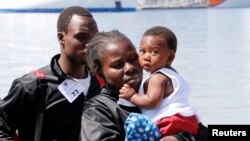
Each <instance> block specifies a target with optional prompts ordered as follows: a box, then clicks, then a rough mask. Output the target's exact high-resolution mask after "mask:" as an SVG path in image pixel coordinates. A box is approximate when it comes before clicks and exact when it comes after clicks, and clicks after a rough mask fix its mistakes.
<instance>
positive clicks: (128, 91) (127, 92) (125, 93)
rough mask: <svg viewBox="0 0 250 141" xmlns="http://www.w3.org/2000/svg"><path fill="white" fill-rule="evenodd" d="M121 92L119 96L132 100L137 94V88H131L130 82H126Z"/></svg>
mask: <svg viewBox="0 0 250 141" xmlns="http://www.w3.org/2000/svg"><path fill="white" fill-rule="evenodd" d="M119 92H120V95H119V97H120V98H124V99H127V100H130V99H131V97H132V96H133V95H134V94H137V93H136V91H135V89H133V88H131V87H130V86H129V85H128V84H124V85H123V87H122V88H121V89H120V91H119Z"/></svg>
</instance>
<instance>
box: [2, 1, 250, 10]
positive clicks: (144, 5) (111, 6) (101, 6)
mask: <svg viewBox="0 0 250 141" xmlns="http://www.w3.org/2000/svg"><path fill="white" fill-rule="evenodd" d="M71 5H79V6H82V7H85V8H87V9H89V10H90V11H91V12H131V11H136V10H138V9H159V8H165V9H166V8H238V7H250V0H22V1H20V0H0V12H60V11H62V10H63V9H64V8H66V7H69V6H71Z"/></svg>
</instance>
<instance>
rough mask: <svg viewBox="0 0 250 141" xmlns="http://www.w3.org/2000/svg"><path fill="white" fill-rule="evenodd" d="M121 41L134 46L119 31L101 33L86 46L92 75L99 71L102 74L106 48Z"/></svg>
mask: <svg viewBox="0 0 250 141" xmlns="http://www.w3.org/2000/svg"><path fill="white" fill-rule="evenodd" d="M121 40H126V41H128V42H129V43H131V45H133V44H132V42H131V40H130V39H129V38H128V37H127V36H125V35H124V34H123V33H121V32H119V31H118V30H112V31H109V32H99V33H97V34H96V35H95V36H94V37H93V38H92V39H91V40H90V42H89V43H88V44H87V45H86V46H87V48H88V52H87V62H88V67H89V68H90V71H91V72H92V73H98V71H99V72H100V69H101V67H102V60H101V59H102V57H103V51H105V50H106V47H107V46H108V45H109V44H111V43H116V42H119V41H121Z"/></svg>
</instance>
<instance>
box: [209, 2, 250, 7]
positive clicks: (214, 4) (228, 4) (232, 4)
mask: <svg viewBox="0 0 250 141" xmlns="http://www.w3.org/2000/svg"><path fill="white" fill-rule="evenodd" d="M208 7H215V8H244V7H250V0H208Z"/></svg>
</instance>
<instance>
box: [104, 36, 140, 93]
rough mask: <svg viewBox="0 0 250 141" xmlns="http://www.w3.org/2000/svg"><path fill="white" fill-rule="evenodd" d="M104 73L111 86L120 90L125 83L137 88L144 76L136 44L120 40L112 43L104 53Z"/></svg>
mask: <svg viewBox="0 0 250 141" xmlns="http://www.w3.org/2000/svg"><path fill="white" fill-rule="evenodd" d="M102 56H103V57H102V74H103V76H104V79H105V80H106V83H108V84H109V86H111V87H113V88H115V89H116V90H119V89H120V88H121V87H122V86H123V85H124V84H125V83H127V84H129V85H130V86H131V87H133V88H134V89H137V88H138V86H139V84H140V82H141V78H142V70H141V68H140V65H139V62H138V54H137V52H136V50H135V48H134V46H133V45H132V44H131V43H130V42H128V41H126V40H120V41H118V42H116V43H110V44H108V45H107V47H106V49H105V50H104V51H103V54H102Z"/></svg>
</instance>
